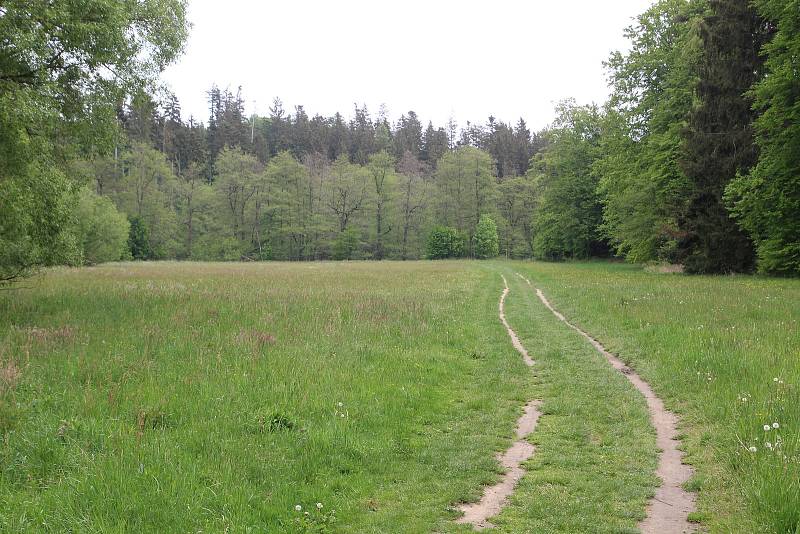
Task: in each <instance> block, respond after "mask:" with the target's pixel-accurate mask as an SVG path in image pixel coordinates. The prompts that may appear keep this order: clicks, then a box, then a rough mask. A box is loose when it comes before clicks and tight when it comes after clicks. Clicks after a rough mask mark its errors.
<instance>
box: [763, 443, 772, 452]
mask: <svg viewBox="0 0 800 534" xmlns="http://www.w3.org/2000/svg"><path fill="white" fill-rule="evenodd" d="M764 446H765V447H766V448H768V449H769V450H772V443H770V442H769V441H768V442H766V443H764Z"/></svg>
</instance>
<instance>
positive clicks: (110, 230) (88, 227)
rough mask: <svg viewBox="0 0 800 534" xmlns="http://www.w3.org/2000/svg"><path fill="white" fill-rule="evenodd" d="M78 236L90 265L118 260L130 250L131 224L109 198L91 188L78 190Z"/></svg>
mask: <svg viewBox="0 0 800 534" xmlns="http://www.w3.org/2000/svg"><path fill="white" fill-rule="evenodd" d="M76 215H77V220H76V229H75V233H76V237H77V240H78V243H79V244H80V247H81V251H82V253H83V261H84V263H87V264H89V265H93V264H96V263H103V262H106V261H117V260H119V259H120V258H122V256H123V255H125V254H126V253H127V250H128V246H127V245H128V235H129V230H130V223H128V220H127V218H126V217H125V215H123V214H122V213H120V212H119V211H117V208H116V206H114V203H113V202H111V199H109V198H108V197H104V196H100V195H98V194H96V193H95V192H94V191H92V190H91V189H89V188H86V187H84V188H82V189H81V190H80V191H79V192H78V205H77V209H76Z"/></svg>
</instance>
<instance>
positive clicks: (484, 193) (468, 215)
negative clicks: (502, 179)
mask: <svg viewBox="0 0 800 534" xmlns="http://www.w3.org/2000/svg"><path fill="white" fill-rule="evenodd" d="M492 173H493V163H492V158H491V156H490V155H489V154H488V153H486V152H484V151H483V150H480V149H478V148H474V147H471V146H463V147H459V148H458V149H456V150H454V151H452V152H448V153H447V154H445V155H444V156H443V157H442V159H441V160H440V161H439V163H438V165H437V167H436V175H435V176H436V186H437V188H438V195H437V198H436V202H437V206H436V221H437V222H438V223H439V224H442V225H445V226H452V227H454V228H455V229H456V230H458V231H459V232H462V233H464V234H466V235H468V236H472V235H474V233H475V227H476V226H477V225H478V221H479V220H480V216H481V214H483V213H486V212H488V211H489V210H490V207H491V206H493V204H494V202H495V188H496V182H495V179H494V177H493V174H492Z"/></svg>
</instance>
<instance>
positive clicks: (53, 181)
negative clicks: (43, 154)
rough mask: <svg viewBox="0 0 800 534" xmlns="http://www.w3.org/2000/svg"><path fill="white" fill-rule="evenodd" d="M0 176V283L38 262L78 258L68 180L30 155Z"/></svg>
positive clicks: (21, 274) (70, 261)
mask: <svg viewBox="0 0 800 534" xmlns="http://www.w3.org/2000/svg"><path fill="white" fill-rule="evenodd" d="M0 166H2V163H0ZM0 180H2V181H1V182H0V286H2V285H6V284H9V283H12V282H14V281H15V280H17V279H18V278H21V277H24V276H28V275H30V274H31V273H32V272H34V271H35V270H36V268H37V267H40V266H42V265H53V264H59V263H68V264H76V263H80V247H79V245H78V243H77V242H76V239H75V236H74V232H73V231H72V224H73V220H74V213H73V210H74V206H75V194H74V186H73V184H72V183H71V182H70V181H69V180H68V179H67V178H66V177H65V176H64V174H63V173H62V172H60V171H58V170H56V169H55V168H54V167H53V166H51V165H49V164H48V162H47V161H42V159H41V158H36V159H35V160H34V161H32V162H30V163H28V164H26V165H24V166H23V167H22V168H18V169H17V170H16V172H14V173H13V174H12V175H10V176H8V175H7V176H6V177H5V178H0Z"/></svg>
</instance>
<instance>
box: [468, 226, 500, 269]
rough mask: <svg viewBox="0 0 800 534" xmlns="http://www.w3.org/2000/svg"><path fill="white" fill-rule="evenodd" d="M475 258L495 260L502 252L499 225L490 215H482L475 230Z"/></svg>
mask: <svg viewBox="0 0 800 534" xmlns="http://www.w3.org/2000/svg"><path fill="white" fill-rule="evenodd" d="M473 239H474V241H475V257H476V258H478V259H482V260H483V259H487V258H494V257H495V256H497V254H498V253H499V252H500V245H499V244H498V238H497V225H496V224H495V222H494V219H492V218H491V217H489V216H488V215H482V216H481V219H480V221H479V222H478V227H477V228H476V229H475V237H474V238H473Z"/></svg>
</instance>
